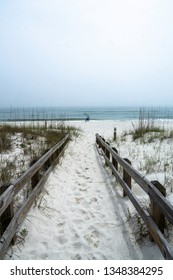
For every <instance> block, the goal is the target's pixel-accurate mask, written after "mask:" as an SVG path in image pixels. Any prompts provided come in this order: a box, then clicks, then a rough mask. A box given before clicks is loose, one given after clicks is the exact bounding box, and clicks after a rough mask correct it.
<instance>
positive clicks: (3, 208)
mask: <svg viewBox="0 0 173 280" xmlns="http://www.w3.org/2000/svg"><path fill="white" fill-rule="evenodd" d="M68 139H69V136H68V135H66V136H65V137H64V139H63V140H61V141H60V142H59V143H58V144H56V145H55V146H54V147H52V148H51V149H50V150H49V151H48V152H47V153H46V154H45V155H43V156H42V157H41V158H40V159H39V160H37V161H36V162H32V164H31V166H30V168H29V169H28V170H27V171H26V172H25V173H24V174H23V175H22V176H21V177H20V178H18V179H17V180H16V181H15V182H13V183H12V184H11V185H9V186H0V259H2V258H3V256H4V255H5V253H6V252H7V249H8V247H9V245H10V243H14V242H15V238H16V237H15V235H16V232H17V231H18V229H19V228H20V226H21V224H22V222H23V220H24V219H25V217H26V215H27V213H28V211H29V209H30V207H31V206H32V204H33V202H34V201H35V199H36V197H37V195H38V194H39V193H40V192H41V190H42V188H43V186H44V184H45V182H46V180H47V178H48V176H49V174H50V172H51V171H52V170H53V167H54V165H55V164H56V163H57V162H58V160H59V157H60V156H61V154H62V152H63V150H64V147H65V145H66V144H67V142H68ZM28 185H30V193H29V194H27V196H26V199H25V200H24V201H23V202H22V205H21V207H20V208H19V209H15V207H14V206H15V205H14V200H15V197H16V195H17V194H19V191H21V190H24V188H26V186H27V188H26V190H27V192H28Z"/></svg>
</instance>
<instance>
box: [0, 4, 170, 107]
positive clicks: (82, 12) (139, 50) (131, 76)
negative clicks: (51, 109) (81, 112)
mask: <svg viewBox="0 0 173 280" xmlns="http://www.w3.org/2000/svg"><path fill="white" fill-rule="evenodd" d="M172 11H173V1H172V0H15V1H14V0H0V106H1V107H3V106H70V105H72V106H74V105H86V106H90V105H99V106H100V105H108V106H109V105H110V106H117V105H139V106H143V105H152V106H154V105H156V106H160V105H163V106H167V105H172V106H173V16H172Z"/></svg>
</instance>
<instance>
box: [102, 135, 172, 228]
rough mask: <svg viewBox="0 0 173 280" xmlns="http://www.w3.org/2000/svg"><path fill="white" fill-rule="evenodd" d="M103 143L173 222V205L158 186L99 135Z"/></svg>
mask: <svg viewBox="0 0 173 280" xmlns="http://www.w3.org/2000/svg"><path fill="white" fill-rule="evenodd" d="M97 138H98V139H99V141H100V142H101V144H102V145H103V146H104V147H105V148H106V149H108V150H109V151H110V153H111V155H112V157H113V158H114V159H115V160H116V161H117V162H118V163H119V164H120V165H121V166H122V167H123V168H124V169H125V170H126V172H127V173H128V174H129V175H130V176H131V177H132V178H133V179H134V180H135V181H136V183H137V184H138V185H139V186H140V187H141V188H142V189H143V190H144V191H145V192H146V193H147V194H148V195H149V196H150V198H151V199H152V200H153V201H154V202H155V203H156V204H157V205H158V207H159V209H160V210H161V211H162V212H163V214H164V215H165V217H166V218H167V219H168V220H169V222H170V223H171V224H173V206H172V205H171V204H170V203H169V201H168V200H166V199H164V198H163V196H162V194H160V192H159V191H158V190H157V188H156V187H155V186H154V185H153V184H152V183H151V182H150V181H148V180H147V179H146V178H145V176H143V175H141V174H140V173H139V172H138V171H137V170H135V169H134V168H133V167H132V166H130V165H129V164H128V163H127V162H126V161H124V160H123V159H122V158H121V157H120V156H119V155H118V154H117V153H116V152H114V151H113V150H112V148H111V147H110V146H109V145H107V144H106V143H105V142H104V141H102V139H101V137H100V136H98V135H97Z"/></svg>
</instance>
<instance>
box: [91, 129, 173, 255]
mask: <svg viewBox="0 0 173 280" xmlns="http://www.w3.org/2000/svg"><path fill="white" fill-rule="evenodd" d="M96 147H97V149H98V150H99V151H101V153H102V155H103V157H104V159H105V162H106V165H107V166H109V167H110V168H111V170H112V173H113V174H114V175H115V177H116V179H117V181H118V182H119V183H120V184H121V186H122V187H123V192H124V196H125V195H127V196H128V197H129V199H130V201H131V202H132V203H133V205H134V207H135V208H136V210H137V211H138V213H139V215H140V217H141V218H142V219H143V221H144V223H145V224H146V226H147V228H148V230H149V233H150V235H151V238H152V239H153V240H154V241H155V242H156V244H157V245H158V247H159V249H160V251H161V253H162V255H163V257H164V258H165V259H173V250H172V248H171V246H170V245H169V243H168V241H167V240H166V238H165V237H164V223H165V218H166V219H167V220H168V221H169V222H170V223H171V224H173V206H172V205H171V204H170V203H169V201H168V200H167V199H166V198H165V196H166V194H165V188H164V187H163V186H162V185H161V184H160V183H159V182H157V181H152V182H150V181H148V180H147V179H146V178H145V177H144V176H143V175H141V174H140V173H139V172H138V171H137V170H135V169H134V168H133V167H132V166H131V163H130V161H129V160H128V159H122V158H121V157H120V156H119V155H118V151H117V150H116V149H115V148H112V147H110V144H109V143H107V142H105V140H104V138H102V137H101V136H100V135H98V134H96ZM119 165H120V166H121V167H122V168H123V175H121V174H120V173H119V172H118V166H119ZM131 178H133V179H134V181H135V182H136V183H137V184H138V185H139V186H140V187H141V188H142V189H143V190H144V191H145V192H146V193H147V194H148V196H149V197H150V200H151V203H150V205H151V207H150V210H145V209H144V208H143V207H142V206H141V204H140V202H139V200H138V199H137V197H136V196H135V195H134V193H133V192H132V189H131Z"/></svg>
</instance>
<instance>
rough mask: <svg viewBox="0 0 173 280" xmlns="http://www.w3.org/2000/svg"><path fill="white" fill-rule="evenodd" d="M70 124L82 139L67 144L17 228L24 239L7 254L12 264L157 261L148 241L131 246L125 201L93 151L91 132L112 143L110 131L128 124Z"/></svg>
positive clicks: (119, 129)
mask: <svg viewBox="0 0 173 280" xmlns="http://www.w3.org/2000/svg"><path fill="white" fill-rule="evenodd" d="M70 124H71V122H70ZM72 124H73V125H76V126H77V127H81V128H82V129H83V133H82V135H81V136H80V137H78V138H75V139H74V140H73V141H71V142H70V143H69V144H68V147H67V149H66V151H65V154H64V157H63V158H62V159H61V160H60V163H59V164H58V165H57V166H56V168H55V169H54V171H53V173H52V174H51V175H50V177H49V179H48V181H47V183H46V185H45V190H44V191H43V193H42V194H41V196H40V198H39V200H38V201H37V206H39V207H33V208H32V209H31V211H30V212H29V214H28V216H27V219H26V220H25V222H24V224H23V226H22V228H21V230H23V232H24V231H28V234H27V235H26V237H25V238H24V240H23V242H20V243H19V244H17V245H15V246H13V251H11V250H10V251H9V253H12V259H33V260H34V259H57V260H60V259H61V260H65V259H86V260H90V259H98V260H100V259H115V260H116V259H119V260H120V259H162V256H161V253H160V251H159V249H158V248H157V246H156V245H154V244H153V243H151V242H149V241H148V239H144V240H143V242H142V243H141V244H140V245H139V244H138V243H137V242H136V239H135V235H134V232H133V231H134V229H133V226H132V224H130V223H129V221H128V208H127V204H126V203H127V200H128V199H127V198H122V196H121V191H120V187H118V188H116V181H115V178H114V177H113V176H112V175H111V173H110V172H109V171H107V170H106V169H105V167H104V166H103V162H102V160H101V159H100V157H99V155H98V153H97V151H96V148H95V133H96V132H97V133H99V134H101V135H103V136H104V137H105V138H106V139H108V138H112V137H113V129H114V127H116V128H117V131H118V133H120V132H121V131H122V130H124V129H125V128H130V127H129V126H130V125H131V122H118V121H90V122H86V123H85V122H80V121H79V122H72ZM43 195H44V196H43ZM128 207H129V206H128ZM21 230H20V231H21Z"/></svg>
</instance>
